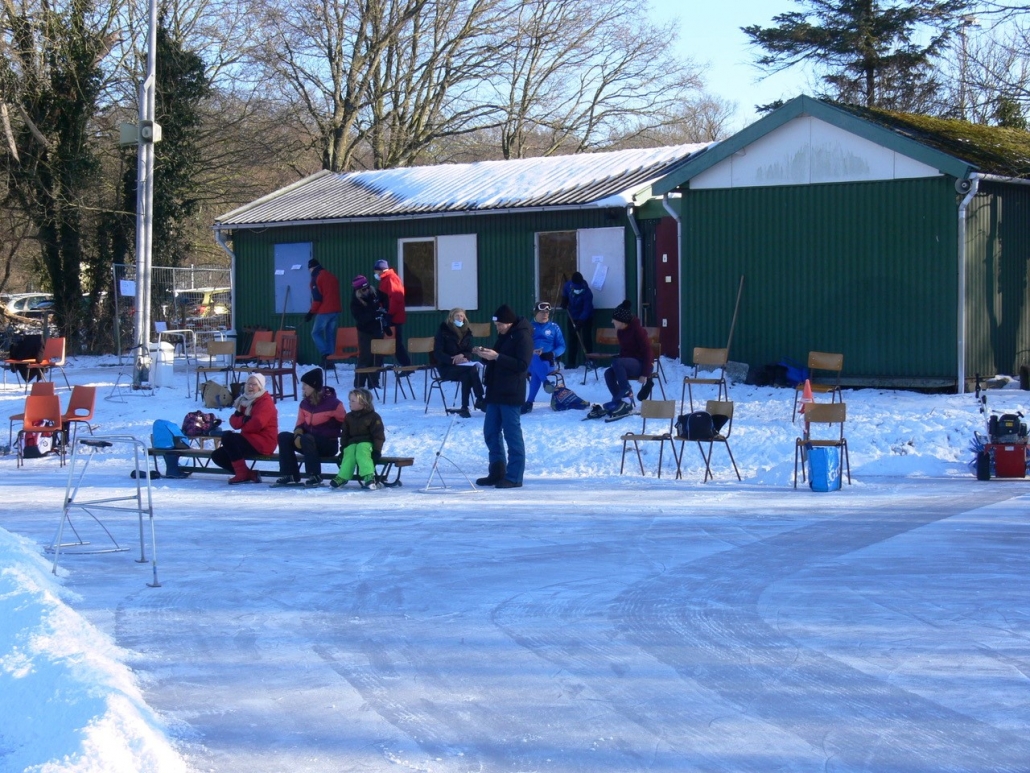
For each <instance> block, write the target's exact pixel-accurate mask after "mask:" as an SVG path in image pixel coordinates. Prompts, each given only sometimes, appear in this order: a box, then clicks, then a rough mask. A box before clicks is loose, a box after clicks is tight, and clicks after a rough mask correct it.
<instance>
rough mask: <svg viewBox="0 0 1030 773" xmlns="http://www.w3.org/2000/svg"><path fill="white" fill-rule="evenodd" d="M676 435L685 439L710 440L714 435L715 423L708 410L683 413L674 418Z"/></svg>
mask: <svg viewBox="0 0 1030 773" xmlns="http://www.w3.org/2000/svg"><path fill="white" fill-rule="evenodd" d="M676 435H677V437H679V438H684V439H686V440H711V439H712V438H714V437H715V423H714V422H713V421H712V414H710V413H709V412H708V411H694V412H693V413H684V414H683V415H681V416H680V417H679V418H678V419H676Z"/></svg>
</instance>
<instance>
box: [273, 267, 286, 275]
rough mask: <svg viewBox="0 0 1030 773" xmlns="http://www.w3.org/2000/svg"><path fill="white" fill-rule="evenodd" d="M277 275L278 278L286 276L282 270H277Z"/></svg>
mask: <svg viewBox="0 0 1030 773" xmlns="http://www.w3.org/2000/svg"><path fill="white" fill-rule="evenodd" d="M275 275H276V276H285V275H286V272H285V271H283V270H282V269H281V268H277V269H276V270H275Z"/></svg>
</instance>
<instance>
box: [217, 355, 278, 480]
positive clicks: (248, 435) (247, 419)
mask: <svg viewBox="0 0 1030 773" xmlns="http://www.w3.org/2000/svg"><path fill="white" fill-rule="evenodd" d="M233 407H235V409H236V410H235V411H234V412H233V415H232V416H230V417H229V425H230V426H231V427H232V428H233V429H235V430H238V431H237V432H232V431H226V432H223V433H222V444H221V445H220V446H219V447H218V448H216V449H215V451H214V452H213V453H212V454H211V461H212V462H214V463H215V464H217V465H218V466H219V467H221V468H222V469H223V470H230V471H232V472H234V473H236V474H235V475H233V476H232V477H231V478H229V483H230V484H236V483H260V482H261V476H260V475H258V474H257V472H256V471H255V470H251V469H249V468H248V467H247V459H248V457H254V456H259V455H263V454H272V453H275V449H276V446H277V445H278V443H279V411H278V410H277V409H276V407H275V400H273V399H272V396H271V395H270V394H268V392H267V391H265V377H264V376H263V375H261V374H260V373H251V374H250V375H249V376H247V383H246V385H245V386H244V389H243V394H242V395H240V396H239V397H238V398H237V399H236V402H235V403H233Z"/></svg>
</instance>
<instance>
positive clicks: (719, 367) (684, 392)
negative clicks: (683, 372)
mask: <svg viewBox="0 0 1030 773" xmlns="http://www.w3.org/2000/svg"><path fill="white" fill-rule="evenodd" d="M729 357H730V350H729V349H705V348H704V347H701V346H698V347H695V348H694V371H693V373H692V374H691V375H689V376H687V377H686V378H684V379H683V388H682V389H681V390H680V410H681V412H683V413H687V409H686V398H687V396H688V395H689V396H690V411H691V412H693V410H694V387H695V386H697V385H710V386H717V387H718V388H719V389H718V392H717V393H716V395H715V398H716V399H717V400H729V398H730V390H729V387H727V386H726V363H727V362H728V361H729ZM702 371H705V372H707V371H714V373H713V374H712V375H710V376H702V375H701V373H702Z"/></svg>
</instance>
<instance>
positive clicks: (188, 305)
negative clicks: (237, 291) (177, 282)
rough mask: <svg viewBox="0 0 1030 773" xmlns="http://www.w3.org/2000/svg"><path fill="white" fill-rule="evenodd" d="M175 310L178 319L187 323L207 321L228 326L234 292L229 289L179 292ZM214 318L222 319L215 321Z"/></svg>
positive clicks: (217, 288) (212, 288)
mask: <svg viewBox="0 0 1030 773" xmlns="http://www.w3.org/2000/svg"><path fill="white" fill-rule="evenodd" d="M175 308H176V312H175V316H176V319H183V320H185V321H186V322H187V323H190V322H197V321H201V322H203V321H205V320H206V321H207V322H216V323H220V324H226V323H227V321H228V318H229V314H230V313H231V312H232V291H231V290H230V289H229V288H228V287H200V288H197V289H194V290H177V291H176V293H175ZM212 317H218V318H220V319H219V320H213V319H211V318H212Z"/></svg>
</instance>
